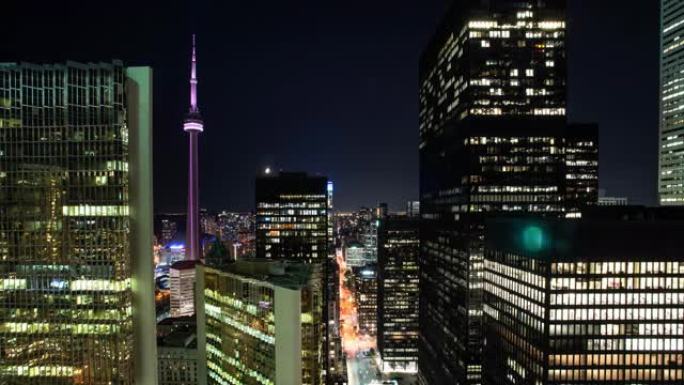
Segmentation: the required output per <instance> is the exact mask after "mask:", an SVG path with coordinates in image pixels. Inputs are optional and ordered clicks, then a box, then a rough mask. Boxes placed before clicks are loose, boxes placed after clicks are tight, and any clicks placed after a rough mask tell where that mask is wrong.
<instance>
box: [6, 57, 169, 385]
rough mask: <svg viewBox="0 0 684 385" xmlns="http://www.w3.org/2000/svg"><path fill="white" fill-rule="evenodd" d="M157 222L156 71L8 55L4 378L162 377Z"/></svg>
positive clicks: (140, 380) (135, 380) (99, 380)
mask: <svg viewBox="0 0 684 385" xmlns="http://www.w3.org/2000/svg"><path fill="white" fill-rule="evenodd" d="M152 228H153V224H152V70H151V69H150V68H148V67H125V66H124V65H123V63H122V62H120V61H112V62H109V63H88V64H81V63H75V62H67V63H64V64H54V65H53V64H46V65H36V64H28V63H21V64H13V63H4V64H0V362H2V365H0V366H1V368H0V383H3V384H18V383H31V384H36V385H39V384H46V385H47V384H102V385H104V384H113V383H115V384H121V385H125V384H154V383H156V371H157V370H156V345H155V341H154V323H155V319H154V312H153V311H151V309H154V292H153V288H154V284H153V277H154V273H153V270H152V264H151V261H152V242H153V235H152ZM133 282H135V285H133Z"/></svg>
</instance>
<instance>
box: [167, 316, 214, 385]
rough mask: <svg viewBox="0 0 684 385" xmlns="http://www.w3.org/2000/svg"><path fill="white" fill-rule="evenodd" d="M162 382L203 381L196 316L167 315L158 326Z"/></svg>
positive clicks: (187, 384) (193, 384) (197, 384)
mask: <svg viewBox="0 0 684 385" xmlns="http://www.w3.org/2000/svg"><path fill="white" fill-rule="evenodd" d="M157 354H158V368H157V370H158V375H157V378H158V379H159V385H204V384H206V383H207V381H206V375H205V376H204V377H205V378H202V375H201V374H202V373H204V374H206V373H205V372H203V371H201V370H200V366H201V365H200V354H199V351H198V347H197V334H196V325H195V320H194V319H193V318H191V317H188V318H184V319H167V320H165V321H164V325H163V326H161V325H159V326H158V327H157Z"/></svg>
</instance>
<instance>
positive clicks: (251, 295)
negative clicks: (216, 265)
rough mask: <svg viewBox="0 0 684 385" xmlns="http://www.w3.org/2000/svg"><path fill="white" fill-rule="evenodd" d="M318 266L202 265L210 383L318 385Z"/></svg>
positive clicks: (321, 337)
mask: <svg viewBox="0 0 684 385" xmlns="http://www.w3.org/2000/svg"><path fill="white" fill-rule="evenodd" d="M323 270H324V269H323V263H303V262H295V263H290V262H276V261H269V260H250V261H237V262H235V263H233V264H230V265H228V266H226V267H225V268H224V269H221V270H217V269H213V268H210V267H201V268H200V269H199V271H200V272H201V273H200V275H199V276H198V280H199V281H200V284H201V286H202V287H204V288H205V289H204V293H203V295H202V296H200V300H201V303H202V304H201V306H199V307H198V325H197V326H198V331H199V336H200V338H199V341H200V343H201V342H202V341H203V340H206V361H207V368H208V370H207V374H208V384H210V385H223V384H250V385H259V384H283V385H300V384H301V385H323V383H324V378H323V374H324V373H325V371H324V362H325V360H324V359H323V357H325V354H326V348H325V343H324V341H325V328H324V325H323V314H324V305H323V304H324V302H325V298H323V297H322V296H321V295H322V293H323V290H322V286H323V285H324V284H325V282H324V275H323ZM202 281H203V282H202Z"/></svg>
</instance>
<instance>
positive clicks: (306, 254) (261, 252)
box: [256, 172, 329, 261]
mask: <svg viewBox="0 0 684 385" xmlns="http://www.w3.org/2000/svg"><path fill="white" fill-rule="evenodd" d="M328 198H329V195H328V179H327V178H326V177H322V176H309V175H307V174H305V173H286V172H281V173H280V174H278V175H270V174H269V175H264V176H260V177H258V178H257V180H256V237H257V239H256V247H257V258H267V259H290V260H301V261H324V260H326V258H327V257H328V220H329V218H328Z"/></svg>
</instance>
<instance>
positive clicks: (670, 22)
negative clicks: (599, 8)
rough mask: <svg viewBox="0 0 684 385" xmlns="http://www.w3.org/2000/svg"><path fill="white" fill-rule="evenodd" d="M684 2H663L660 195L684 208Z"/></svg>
mask: <svg viewBox="0 0 684 385" xmlns="http://www.w3.org/2000/svg"><path fill="white" fill-rule="evenodd" d="M683 12H684V3H682V2H680V1H677V0H661V1H660V28H661V31H660V32H661V33H660V98H659V101H658V102H659V104H660V137H659V141H658V160H659V169H658V194H659V198H660V204H661V205H668V206H673V205H678V206H681V205H684V110H683V108H684V107H683V106H684V94H682V92H681V83H682V81H684V75H683V74H682V70H684V57H683V56H682V47H684V45H683V44H682V38H683V37H684V13H683Z"/></svg>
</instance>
